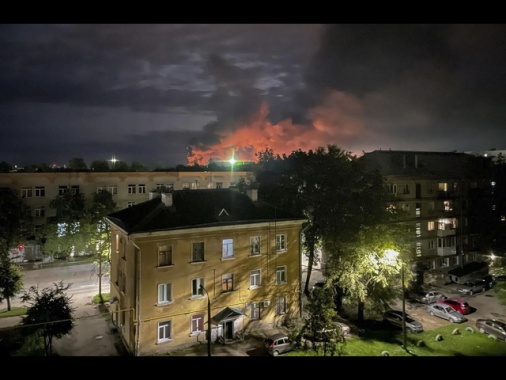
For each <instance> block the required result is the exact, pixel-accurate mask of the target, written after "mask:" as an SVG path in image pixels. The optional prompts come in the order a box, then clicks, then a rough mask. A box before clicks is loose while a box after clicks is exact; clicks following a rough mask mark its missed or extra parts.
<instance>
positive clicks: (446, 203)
mask: <svg viewBox="0 0 506 380" xmlns="http://www.w3.org/2000/svg"><path fill="white" fill-rule="evenodd" d="M444 207H445V211H453V205H452V201H450V200H447V201H444Z"/></svg>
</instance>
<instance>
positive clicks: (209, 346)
mask: <svg viewBox="0 0 506 380" xmlns="http://www.w3.org/2000/svg"><path fill="white" fill-rule="evenodd" d="M200 289H202V290H203V291H204V292H206V295H207V356H211V299H210V298H209V293H208V292H207V290H206V289H205V288H204V286H202V284H201V285H200Z"/></svg>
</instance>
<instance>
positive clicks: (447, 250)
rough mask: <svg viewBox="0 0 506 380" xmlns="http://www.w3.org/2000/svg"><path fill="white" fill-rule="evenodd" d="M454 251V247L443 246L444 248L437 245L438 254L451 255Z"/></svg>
mask: <svg viewBox="0 0 506 380" xmlns="http://www.w3.org/2000/svg"><path fill="white" fill-rule="evenodd" d="M456 252H457V251H456V249H455V247H445V248H441V247H438V249H437V255H438V256H452V255H455V253H456Z"/></svg>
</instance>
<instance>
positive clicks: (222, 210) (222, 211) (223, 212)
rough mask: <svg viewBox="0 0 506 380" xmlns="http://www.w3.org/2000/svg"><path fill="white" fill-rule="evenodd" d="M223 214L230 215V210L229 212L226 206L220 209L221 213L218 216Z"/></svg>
mask: <svg viewBox="0 0 506 380" xmlns="http://www.w3.org/2000/svg"><path fill="white" fill-rule="evenodd" d="M223 214H225V215H227V216H228V215H229V214H228V212H227V210H225V209H224V208H223V209H221V211H220V213H219V215H218V216H222V215H223Z"/></svg>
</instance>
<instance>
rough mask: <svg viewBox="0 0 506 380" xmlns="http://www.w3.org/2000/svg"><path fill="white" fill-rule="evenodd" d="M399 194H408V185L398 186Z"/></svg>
mask: <svg viewBox="0 0 506 380" xmlns="http://www.w3.org/2000/svg"><path fill="white" fill-rule="evenodd" d="M400 190H401V194H409V185H401V186H400Z"/></svg>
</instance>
